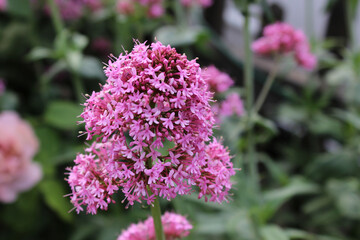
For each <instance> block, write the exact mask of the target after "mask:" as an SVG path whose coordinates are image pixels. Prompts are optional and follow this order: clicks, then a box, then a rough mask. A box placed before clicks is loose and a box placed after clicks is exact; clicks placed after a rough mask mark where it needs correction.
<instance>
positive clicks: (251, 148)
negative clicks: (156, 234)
mask: <svg viewBox="0 0 360 240" xmlns="http://www.w3.org/2000/svg"><path fill="white" fill-rule="evenodd" d="M247 4H248V3H246V8H245V13H244V15H245V22H244V26H243V29H244V31H243V32H244V44H245V45H244V49H245V62H244V68H245V69H244V79H245V88H246V108H247V112H248V121H247V130H248V132H247V142H248V151H247V155H246V158H247V161H248V164H249V171H250V173H249V174H250V185H248V187H249V189H250V190H251V192H252V193H253V196H252V197H253V203H258V202H259V199H260V186H259V176H258V169H257V164H258V162H257V158H256V149H255V139H254V133H253V123H252V120H253V117H252V115H253V113H252V108H253V103H254V72H253V71H254V64H253V56H252V52H251V36H250V30H249V24H250V19H249V18H250V17H249V12H248V5H247ZM251 220H252V226H253V230H254V234H255V236H256V239H258V240H261V239H262V237H261V234H260V230H259V228H258V222H257V220H256V216H253V215H252V218H251Z"/></svg>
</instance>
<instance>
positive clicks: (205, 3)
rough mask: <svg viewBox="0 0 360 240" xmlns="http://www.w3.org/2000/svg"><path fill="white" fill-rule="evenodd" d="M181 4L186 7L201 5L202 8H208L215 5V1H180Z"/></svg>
mask: <svg viewBox="0 0 360 240" xmlns="http://www.w3.org/2000/svg"><path fill="white" fill-rule="evenodd" d="M180 2H181V4H182V5H183V6H185V7H191V6H193V5H200V6H201V7H204V8H207V7H210V6H211V5H212V4H213V0H180Z"/></svg>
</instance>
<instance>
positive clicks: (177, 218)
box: [117, 212, 192, 240]
mask: <svg viewBox="0 0 360 240" xmlns="http://www.w3.org/2000/svg"><path fill="white" fill-rule="evenodd" d="M161 222H162V225H163V228H164V234H165V239H166V240H175V239H179V238H183V237H186V236H187V235H189V230H191V229H192V225H191V224H190V223H189V222H188V220H187V219H186V218H185V217H184V216H181V215H179V214H176V213H170V212H166V213H165V214H164V215H163V216H162V217H161ZM140 239H148V240H155V239H156V236H155V231H154V220H153V218H152V217H149V218H148V219H146V220H145V221H144V222H139V223H137V224H131V225H130V227H129V228H128V229H126V230H124V231H123V232H122V233H121V234H120V236H119V237H118V238H117V240H140Z"/></svg>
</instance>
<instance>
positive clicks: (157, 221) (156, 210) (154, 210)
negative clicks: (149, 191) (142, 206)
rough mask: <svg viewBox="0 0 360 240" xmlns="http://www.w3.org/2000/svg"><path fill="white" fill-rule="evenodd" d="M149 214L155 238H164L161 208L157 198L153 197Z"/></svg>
mask: <svg viewBox="0 0 360 240" xmlns="http://www.w3.org/2000/svg"><path fill="white" fill-rule="evenodd" d="M151 215H152V217H153V219H154V226H155V233H156V240H165V235H164V231H163V227H162V222H161V209H160V203H159V200H158V198H157V197H156V198H155V201H154V205H153V206H151Z"/></svg>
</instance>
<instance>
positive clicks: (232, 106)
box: [202, 65, 245, 123]
mask: <svg viewBox="0 0 360 240" xmlns="http://www.w3.org/2000/svg"><path fill="white" fill-rule="evenodd" d="M202 75H203V77H204V79H205V80H206V82H207V84H208V88H209V90H210V91H212V92H214V93H215V96H216V95H217V94H218V93H224V92H226V91H227V90H229V88H230V87H231V86H233V85H234V80H233V79H232V78H231V77H230V76H229V75H228V74H227V73H225V72H221V71H220V70H219V69H217V68H216V67H215V66H213V65H211V66H208V67H207V68H205V70H204V71H203V73H202ZM212 111H213V113H214V115H215V119H216V122H217V123H221V119H222V118H224V117H229V116H232V115H234V114H235V115H237V116H239V117H241V116H243V115H244V113H245V110H244V105H243V102H242V100H241V98H240V96H239V94H237V93H236V92H233V93H230V94H227V96H226V98H225V100H219V101H218V102H216V103H214V104H213V105H212Z"/></svg>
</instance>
